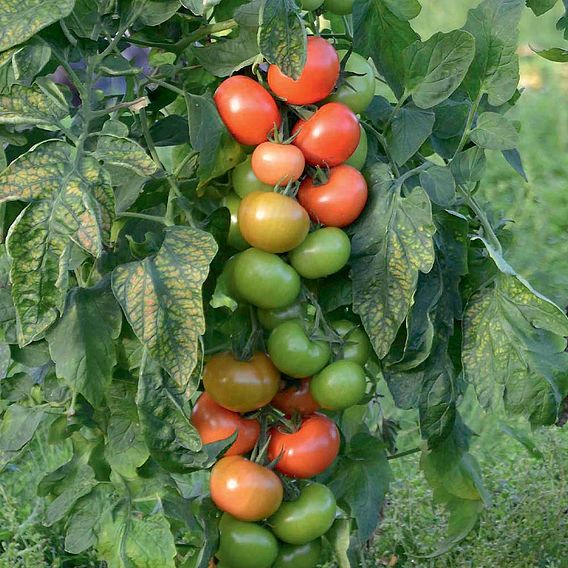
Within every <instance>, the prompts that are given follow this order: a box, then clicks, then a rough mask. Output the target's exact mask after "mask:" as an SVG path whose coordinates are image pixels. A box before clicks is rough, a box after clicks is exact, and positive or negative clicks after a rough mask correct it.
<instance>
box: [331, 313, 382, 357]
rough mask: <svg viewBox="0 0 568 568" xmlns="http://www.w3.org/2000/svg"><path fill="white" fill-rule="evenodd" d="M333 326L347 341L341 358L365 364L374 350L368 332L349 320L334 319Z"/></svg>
mask: <svg viewBox="0 0 568 568" xmlns="http://www.w3.org/2000/svg"><path fill="white" fill-rule="evenodd" d="M331 327H332V328H333V329H334V330H335V331H336V332H337V334H338V335H339V337H341V339H343V340H344V341H345V343H344V344H343V351H342V353H341V356H340V358H341V359H345V360H346V361H353V362H354V363H359V365H361V366H364V365H365V363H366V362H367V360H368V359H369V357H370V356H371V353H372V350H373V348H372V346H371V341H370V340H369V338H368V337H367V334H366V333H365V332H364V331H363V330H362V329H361V328H360V327H359V326H358V325H357V324H354V323H353V322H351V321H349V320H338V321H333V322H331Z"/></svg>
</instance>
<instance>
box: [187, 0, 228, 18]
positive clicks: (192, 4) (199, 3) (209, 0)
mask: <svg viewBox="0 0 568 568" xmlns="http://www.w3.org/2000/svg"><path fill="white" fill-rule="evenodd" d="M220 3H221V0H181V4H182V6H184V7H185V8H187V9H188V10H190V11H191V12H192V13H193V14H195V15H196V16H203V14H205V12H207V10H209V9H211V8H213V7H215V6H217V5H219V4H220Z"/></svg>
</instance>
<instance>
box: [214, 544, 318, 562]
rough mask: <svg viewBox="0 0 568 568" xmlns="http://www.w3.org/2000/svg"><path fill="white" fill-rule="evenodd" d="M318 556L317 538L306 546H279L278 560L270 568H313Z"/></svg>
mask: <svg viewBox="0 0 568 568" xmlns="http://www.w3.org/2000/svg"><path fill="white" fill-rule="evenodd" d="M320 555H321V541H320V539H319V538H318V539H317V540H312V541H311V542H308V543H307V544H300V545H293V544H280V550H279V552H278V558H277V559H276V562H275V563H274V564H273V565H272V568H314V567H315V566H317V564H318V562H319V560H320ZM217 568H219V567H217Z"/></svg>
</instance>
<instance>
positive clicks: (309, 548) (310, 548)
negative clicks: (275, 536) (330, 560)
mask: <svg viewBox="0 0 568 568" xmlns="http://www.w3.org/2000/svg"><path fill="white" fill-rule="evenodd" d="M278 548H279V550H278V557H277V558H276V561H275V562H274V564H273V565H272V568H315V566H317V565H318V563H319V560H320V556H321V540H320V539H317V540H312V542H308V543H307V544H298V545H294V544H286V543H281V544H280V546H279V547H278Z"/></svg>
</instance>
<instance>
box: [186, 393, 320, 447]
mask: <svg viewBox="0 0 568 568" xmlns="http://www.w3.org/2000/svg"><path fill="white" fill-rule="evenodd" d="M308 388H309V387H308ZM191 423H192V424H193V425H194V426H195V428H196V429H197V431H198V432H199V436H200V437H201V441H202V442H203V443H204V444H211V443H212V442H218V441H219V440H224V439H225V438H228V437H229V436H232V435H233V433H234V432H237V439H236V440H235V441H234V442H233V445H232V446H231V447H230V448H229V449H228V450H227V452H226V453H225V455H226V456H235V455H239V454H246V453H248V452H250V451H251V450H252V449H253V448H254V445H255V444H256V441H257V440H258V435H259V433H260V424H259V423H258V420H255V419H254V418H243V417H242V416H241V415H240V414H239V413H238V412H232V411H231V410H227V409H226V408H223V407H222V406H220V405H219V404H217V403H216V402H215V401H214V400H213V398H212V397H211V396H210V395H209V394H208V393H206V392H204V393H203V394H202V395H201V396H200V397H199V399H198V400H197V402H196V403H195V406H194V407H193V413H192V414H191Z"/></svg>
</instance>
